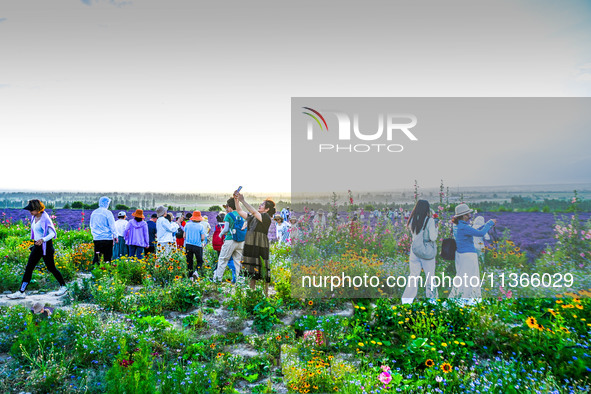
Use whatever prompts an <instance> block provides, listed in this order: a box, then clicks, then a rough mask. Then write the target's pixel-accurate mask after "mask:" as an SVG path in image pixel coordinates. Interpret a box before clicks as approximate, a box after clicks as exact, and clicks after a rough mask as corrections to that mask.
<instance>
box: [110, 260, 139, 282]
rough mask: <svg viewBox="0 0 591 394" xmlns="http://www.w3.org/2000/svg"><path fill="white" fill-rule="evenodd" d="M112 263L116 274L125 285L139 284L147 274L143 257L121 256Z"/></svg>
mask: <svg viewBox="0 0 591 394" xmlns="http://www.w3.org/2000/svg"><path fill="white" fill-rule="evenodd" d="M113 263H114V264H115V266H116V268H117V270H116V272H117V276H118V277H119V279H121V280H122V281H123V282H124V283H125V284H126V285H130V286H131V285H140V284H142V281H143V280H144V277H145V276H146V275H147V271H146V263H145V261H144V260H143V259H138V258H137V257H129V256H123V257H120V258H118V259H117V260H116V261H114V262H113Z"/></svg>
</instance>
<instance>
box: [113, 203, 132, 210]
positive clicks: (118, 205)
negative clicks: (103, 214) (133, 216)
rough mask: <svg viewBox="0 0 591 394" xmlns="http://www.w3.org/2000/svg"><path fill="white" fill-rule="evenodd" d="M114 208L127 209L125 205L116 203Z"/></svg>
mask: <svg viewBox="0 0 591 394" xmlns="http://www.w3.org/2000/svg"><path fill="white" fill-rule="evenodd" d="M115 209H116V210H118V211H119V210H121V211H129V207H128V206H127V205H124V204H117V205H115Z"/></svg>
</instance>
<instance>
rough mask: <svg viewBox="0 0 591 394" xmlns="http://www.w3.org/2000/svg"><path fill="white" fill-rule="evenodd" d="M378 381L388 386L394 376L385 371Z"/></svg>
mask: <svg viewBox="0 0 591 394" xmlns="http://www.w3.org/2000/svg"><path fill="white" fill-rule="evenodd" d="M378 380H379V381H380V382H382V383H384V384H388V383H390V382H391V381H392V375H390V373H389V372H386V371H384V372H382V373H381V374H380V376H379V377H378Z"/></svg>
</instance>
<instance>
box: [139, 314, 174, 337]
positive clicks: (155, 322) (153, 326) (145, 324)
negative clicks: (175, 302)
mask: <svg viewBox="0 0 591 394" xmlns="http://www.w3.org/2000/svg"><path fill="white" fill-rule="evenodd" d="M136 324H137V327H138V328H139V329H140V331H142V332H154V333H155V334H158V333H160V332H162V331H164V330H166V329H167V328H169V327H172V324H171V323H169V322H168V321H167V320H166V319H165V318H164V316H145V317H140V318H139V319H137V320H136Z"/></svg>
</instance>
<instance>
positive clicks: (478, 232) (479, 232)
mask: <svg viewBox="0 0 591 394" xmlns="http://www.w3.org/2000/svg"><path fill="white" fill-rule="evenodd" d="M495 223H496V221H495V220H494V219H491V220H489V221H488V222H487V223H486V224H485V225H484V226H482V227H481V228H480V229H478V230H477V229H475V228H474V227H472V226H469V225H466V226H465V228H464V231H465V232H466V233H467V234H468V235H472V236H475V237H484V235H485V234H486V233H488V230H490V229H491V228H492V226H494V225H495Z"/></svg>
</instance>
